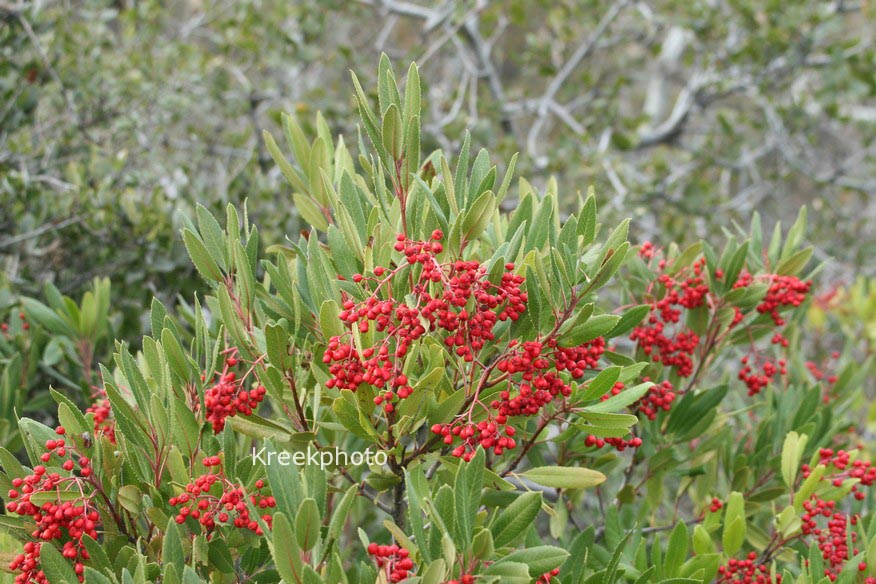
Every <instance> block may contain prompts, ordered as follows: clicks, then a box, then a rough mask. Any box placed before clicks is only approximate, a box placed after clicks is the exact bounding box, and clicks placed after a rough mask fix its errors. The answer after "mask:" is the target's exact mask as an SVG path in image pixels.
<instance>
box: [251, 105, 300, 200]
mask: <svg viewBox="0 0 876 584" xmlns="http://www.w3.org/2000/svg"><path fill="white" fill-rule="evenodd" d="M285 117H286V116H284V118H285ZM262 138H263V139H264V141H265V146H266V147H267V148H268V152H269V153H270V155H271V158H273V159H274V163H275V164H276V165H277V166H278V167H279V168H280V171H281V172H282V173H283V176H285V177H286V180H287V181H289V184H290V185H292V188H295V189H298V190H301V191H305V192H306V191H307V184H306V183H305V182H304V178H303V177H302V176H301V174H300V173H299V172H298V171H297V170H296V169H295V167H294V166H292V165H291V164H290V163H289V161H288V160H286V157H285V156H283V153H282V152H281V151H280V147H279V146H277V142H276V141H275V140H274V137H273V136H271V134H270V133H269V132H268V131H267V130H264V131H263V132H262ZM298 163H299V164H304V162H303V161H301V160H299V161H298Z"/></svg>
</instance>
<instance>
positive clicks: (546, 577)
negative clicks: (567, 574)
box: [535, 568, 560, 584]
mask: <svg viewBox="0 0 876 584" xmlns="http://www.w3.org/2000/svg"><path fill="white" fill-rule="evenodd" d="M559 575H560V569H559V568H554V569H553V570H551V571H550V572H545V573H544V574H542V575H541V576H539V578H538V580H536V581H535V584H551V578H553V577H555V576H559Z"/></svg>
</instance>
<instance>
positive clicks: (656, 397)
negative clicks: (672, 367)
mask: <svg viewBox="0 0 876 584" xmlns="http://www.w3.org/2000/svg"><path fill="white" fill-rule="evenodd" d="M643 381H649V379H648V378H647V377H646V378H644V379H643ZM675 397H676V394H675V388H674V387H673V386H672V383H670V382H669V381H668V380H667V381H663V382H661V383H655V384H654V385H652V386H651V387H650V389H648V393H646V394H645V395H644V396H642V399H640V400H639V401H638V402H636V404H635V406H634V407H635V410H636V411H637V412H638V413H640V414H644V415H645V417H646V418H648V419H649V420H653V419H655V418H656V417H657V414H658V413H659V412H661V411H664V412H668V411H669V408H671V407H672V403H673V402H674V401H675Z"/></svg>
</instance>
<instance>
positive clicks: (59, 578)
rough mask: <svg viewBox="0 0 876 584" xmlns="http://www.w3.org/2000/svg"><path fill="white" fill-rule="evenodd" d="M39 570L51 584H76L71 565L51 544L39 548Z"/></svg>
mask: <svg viewBox="0 0 876 584" xmlns="http://www.w3.org/2000/svg"><path fill="white" fill-rule="evenodd" d="M40 569H42V571H43V572H45V575H46V579H47V580H48V581H49V582H51V583H52V584H77V583H78V582H79V579H78V578H77V577H76V572H74V571H73V565H72V564H71V563H70V562H69V561H67V560H66V559H65V558H64V556H62V555H61V552H59V551H58V550H57V549H56V548H55V546H53V545H52V544H51V543H44V544H43V545H42V546H41V547H40Z"/></svg>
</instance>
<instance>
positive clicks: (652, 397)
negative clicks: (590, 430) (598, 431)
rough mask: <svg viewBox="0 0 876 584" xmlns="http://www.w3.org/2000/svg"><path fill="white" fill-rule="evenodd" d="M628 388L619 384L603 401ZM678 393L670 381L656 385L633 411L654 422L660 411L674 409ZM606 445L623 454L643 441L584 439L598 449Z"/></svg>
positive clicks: (635, 439)
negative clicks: (673, 405) (673, 404)
mask: <svg viewBox="0 0 876 584" xmlns="http://www.w3.org/2000/svg"><path fill="white" fill-rule="evenodd" d="M642 381H649V379H648V378H647V377H645V378H643V379H642ZM625 387H626V386H625V385H624V384H623V383H621V382H617V383H615V384H614V386H613V387H612V388H611V390H609V392H608V393H606V394H605V395H604V396H602V398H600V399H601V400H602V401H605V400H607V399H609V398H611V397H613V396H616V395H618V394H619V393H621V392H622V391H623V390H624V388H625ZM675 397H676V393H675V388H674V387H673V386H672V383H670V382H669V381H668V380H667V381H663V382H662V383H656V384H654V385H652V386H651V387H650V388H649V389H648V393H646V394H645V395H644V396H642V398H641V399H640V400H639V401H637V402H636V403H635V404H633V406H632V409H633V411H634V412H636V413H640V414H643V415H644V416H645V417H646V418H648V419H649V420H654V419H655V418H656V417H657V414H658V413H659V412H660V411H669V409H670V407H672V403H673V402H674V401H675ZM606 444H608V445H609V446H614V447H615V449H617V450H618V451H619V452H623V451H624V450H625V449H626V448H638V447H639V446H641V445H642V439H641V438H639V437H638V436H634V437H633V438H629V439H626V438H597V437H596V436H593V435H590V436H587V438H585V439H584V445H585V446H589V447H593V446H595V447H596V448H602V447H604V446H605V445H606Z"/></svg>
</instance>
